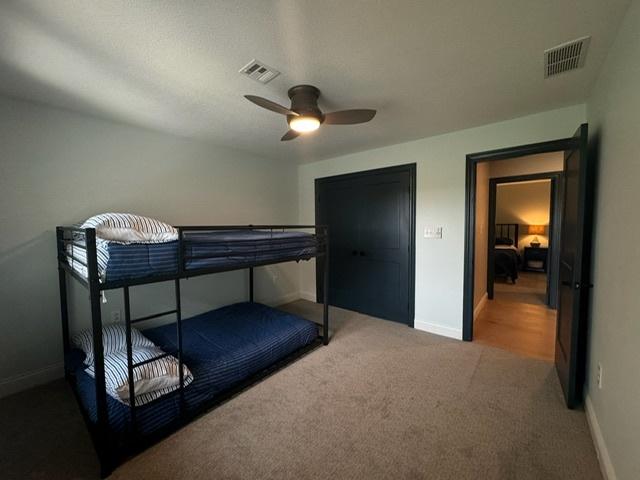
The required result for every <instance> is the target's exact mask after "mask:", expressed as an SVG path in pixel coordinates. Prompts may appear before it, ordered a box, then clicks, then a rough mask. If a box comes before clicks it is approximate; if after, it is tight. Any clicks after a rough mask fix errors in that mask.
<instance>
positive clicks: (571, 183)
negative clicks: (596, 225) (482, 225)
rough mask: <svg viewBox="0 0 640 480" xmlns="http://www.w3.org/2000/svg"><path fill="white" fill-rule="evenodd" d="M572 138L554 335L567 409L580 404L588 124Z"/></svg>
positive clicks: (587, 249) (588, 214)
mask: <svg viewBox="0 0 640 480" xmlns="http://www.w3.org/2000/svg"><path fill="white" fill-rule="evenodd" d="M575 139H576V146H575V149H573V150H571V151H566V152H565V159H564V212H563V215H562V241H561V245H560V288H559V294H558V320H557V332H556V370H557V371H558V376H559V378H560V383H561V385H562V389H563V391H564V395H565V399H566V402H567V406H568V407H569V408H573V407H575V406H577V405H578V404H579V403H580V402H581V401H582V388H583V384H584V375H585V359H586V338H587V337H586V334H587V314H588V301H589V287H590V257H591V230H592V221H593V213H592V205H593V196H592V195H593V170H592V168H591V164H590V162H589V159H588V156H587V125H586V124H584V125H582V126H581V127H580V128H579V129H578V131H577V132H576V134H575Z"/></svg>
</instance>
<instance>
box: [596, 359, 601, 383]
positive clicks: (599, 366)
mask: <svg viewBox="0 0 640 480" xmlns="http://www.w3.org/2000/svg"><path fill="white" fill-rule="evenodd" d="M596 383H597V384H598V388H599V389H601V388H602V364H601V363H599V362H598V371H597V372H596Z"/></svg>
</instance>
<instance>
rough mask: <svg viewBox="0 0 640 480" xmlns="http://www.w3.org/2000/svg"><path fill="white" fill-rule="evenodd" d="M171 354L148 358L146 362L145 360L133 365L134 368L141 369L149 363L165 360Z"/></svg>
mask: <svg viewBox="0 0 640 480" xmlns="http://www.w3.org/2000/svg"><path fill="white" fill-rule="evenodd" d="M170 355H171V354H170V353H166V352H165V353H163V354H162V355H158V356H157V357H153V358H148V359H146V360H143V361H142V362H138V363H134V364H133V368H138V367H141V366H142V365H146V364H147V363H151V362H155V361H156V360H160V359H161V358H165V357H168V356H170Z"/></svg>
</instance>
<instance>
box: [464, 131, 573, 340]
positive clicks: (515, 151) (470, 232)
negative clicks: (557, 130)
mask: <svg viewBox="0 0 640 480" xmlns="http://www.w3.org/2000/svg"><path fill="white" fill-rule="evenodd" d="M578 143H579V142H578V141H577V140H576V139H575V138H573V137H569V138H561V139H558V140H550V141H547V142H539V143H530V144H526V145H519V146H516V147H507V148H500V149H496V150H488V151H484V152H478V153H470V154H468V155H467V157H466V177H465V223H464V287H463V288H464V290H463V307H462V339H463V340H465V341H468V342H470V341H472V340H473V288H474V281H473V280H474V279H473V275H474V270H475V268H474V262H475V252H474V250H475V248H474V247H475V241H476V183H477V170H476V166H477V165H478V164H479V163H482V162H489V161H492V160H508V159H515V158H519V157H525V156H528V155H536V154H540V153H550V152H558V151H566V150H571V149H574V148H576V146H577V145H578Z"/></svg>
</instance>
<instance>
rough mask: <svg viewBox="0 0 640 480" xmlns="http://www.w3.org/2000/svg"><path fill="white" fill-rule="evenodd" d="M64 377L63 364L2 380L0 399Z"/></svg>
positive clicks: (0, 380) (0, 381)
mask: <svg viewBox="0 0 640 480" xmlns="http://www.w3.org/2000/svg"><path fill="white" fill-rule="evenodd" d="M63 376H64V365H63V363H62V362H59V363H56V364H54V365H49V366H48V367H43V368H38V369H36V370H31V371H29V372H24V373H19V374H18V375H14V376H12V377H8V378H3V379H0V398H2V397H7V396H9V395H12V394H14V393H18V392H21V391H22V390H26V389H28V388H32V387H35V386H37V385H42V384H43V383H47V382H51V381H53V380H56V379H58V378H62V377H63Z"/></svg>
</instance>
